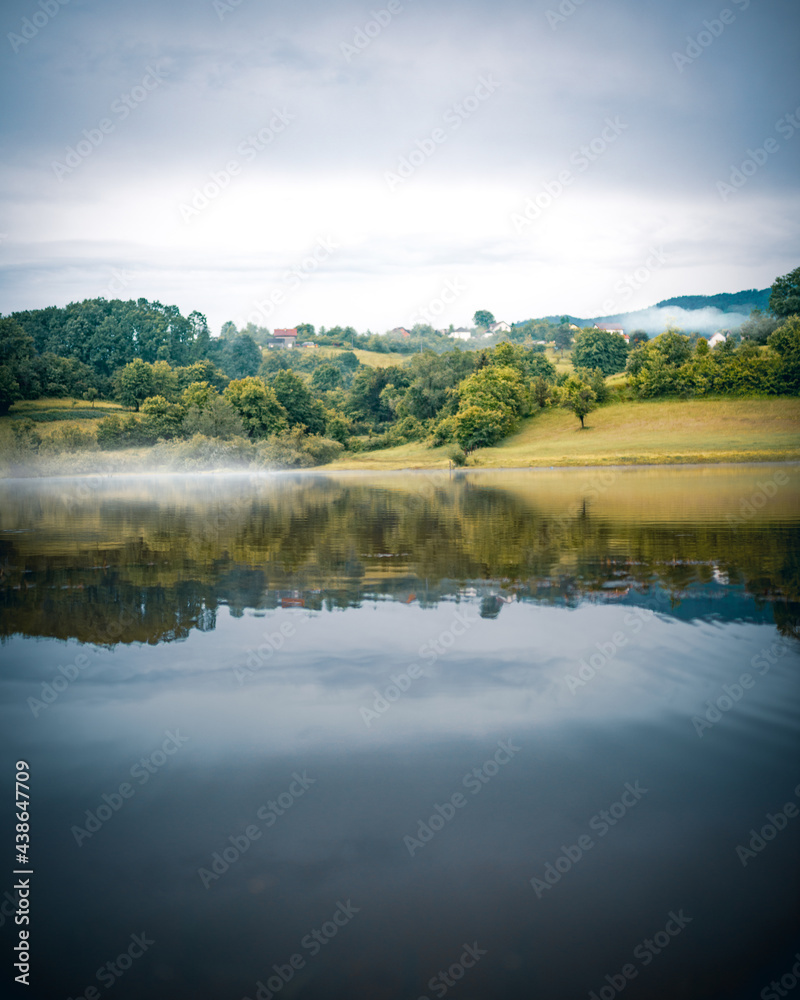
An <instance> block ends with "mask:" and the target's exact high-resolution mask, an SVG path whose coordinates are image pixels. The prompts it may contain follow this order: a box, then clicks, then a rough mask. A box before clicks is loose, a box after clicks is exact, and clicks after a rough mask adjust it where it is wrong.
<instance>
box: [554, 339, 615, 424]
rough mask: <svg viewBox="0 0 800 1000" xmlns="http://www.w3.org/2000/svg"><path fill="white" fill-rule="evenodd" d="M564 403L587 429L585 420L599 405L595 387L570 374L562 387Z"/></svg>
mask: <svg viewBox="0 0 800 1000" xmlns="http://www.w3.org/2000/svg"><path fill="white" fill-rule="evenodd" d="M617 336H619V335H618V334H617ZM561 391H562V405H563V406H565V407H566V408H567V409H568V410H572V412H573V413H574V414H575V416H576V417H577V418H578V420H580V422H581V430H585V429H586V424H584V422H583V420H584V417H586V416H587V415H588V414H589V413H591V412H592V410H593V409H594V408H595V406H596V405H597V396H596V395H595V392H594V389H592V387H591V386H590V385H589V384H588V382H584V381H583V379H580V378H576V377H575V376H574V375H572V376H570V377H569V378H568V379H567V381H566V382H565V383H564V385H563V387H562V390H561Z"/></svg>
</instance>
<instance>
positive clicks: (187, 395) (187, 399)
mask: <svg viewBox="0 0 800 1000" xmlns="http://www.w3.org/2000/svg"><path fill="white" fill-rule="evenodd" d="M216 396H217V391H216V389H213V388H212V387H211V386H210V385H209V384H208V382H192V383H191V385H187V386H186V388H185V389H184V390H183V392H182V393H181V404H182V406H183V408H184V409H185V410H186V411H187V412H188V411H189V410H190V409H191V408H192V407H195V408H196V409H198V410H205V409H206V407H207V406H208V405H209V404H210V402H211V400H212V398H214V397H216Z"/></svg>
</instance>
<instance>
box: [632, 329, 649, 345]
mask: <svg viewBox="0 0 800 1000" xmlns="http://www.w3.org/2000/svg"><path fill="white" fill-rule="evenodd" d="M649 339H650V336H649V335H648V334H647V333H646V332H645V331H644V330H634V331H633V332H632V333H631V334H630V336H629V337H628V340H629V341H630V346H631V347H637V346H638V345H639V344H646V343H647V341H648V340H649Z"/></svg>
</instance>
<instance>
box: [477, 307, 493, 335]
mask: <svg viewBox="0 0 800 1000" xmlns="http://www.w3.org/2000/svg"><path fill="white" fill-rule="evenodd" d="M472 322H473V323H474V324H475V326H479V327H481V328H482V329H484V330H488V329H489V327H490V326H491V325H492V323H494V316H493V315H492V314H491V313H490V312H489V310H488V309H478V310H476V312H475V315H474V316H473V317H472Z"/></svg>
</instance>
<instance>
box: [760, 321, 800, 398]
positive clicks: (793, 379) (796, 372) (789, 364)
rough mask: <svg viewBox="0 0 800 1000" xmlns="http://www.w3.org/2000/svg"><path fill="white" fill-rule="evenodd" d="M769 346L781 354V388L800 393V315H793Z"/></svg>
mask: <svg viewBox="0 0 800 1000" xmlns="http://www.w3.org/2000/svg"><path fill="white" fill-rule="evenodd" d="M768 343H769V346H770V347H771V348H772V349H773V350H774V351H776V352H777V353H778V354H779V355H780V359H781V373H780V379H781V390H782V391H783V392H789V393H792V394H793V395H798V394H799V393H800V316H792V317H791V318H790V319H788V320H787V321H786V322H785V323H784V324H783V326H781V327H779V328H778V329H777V330H776V331H775V332H774V333H773V334H771V335H770V338H769V341H768Z"/></svg>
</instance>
